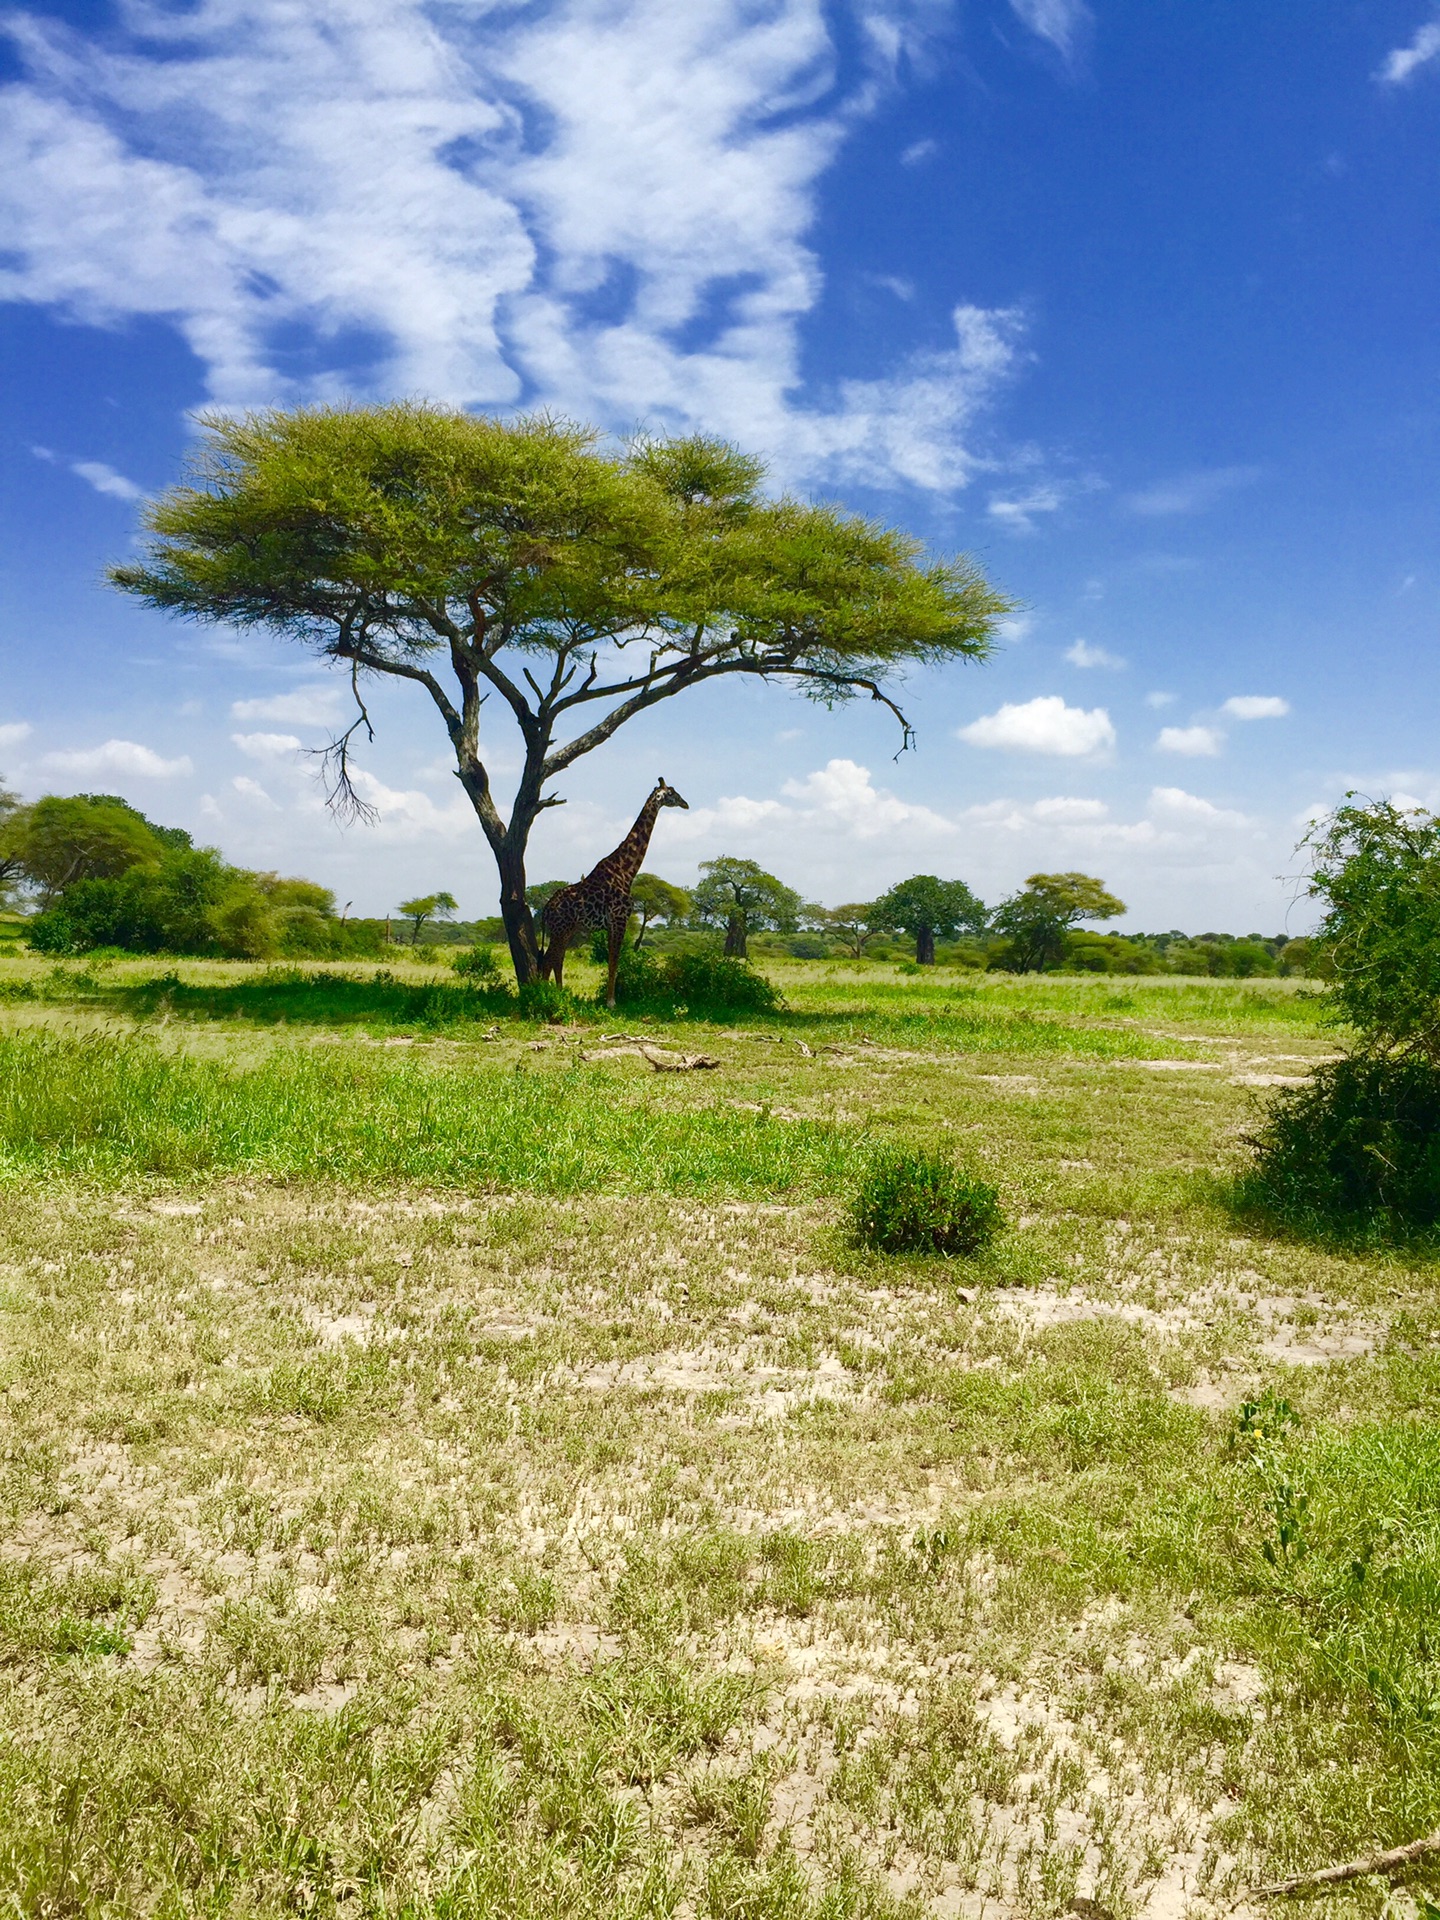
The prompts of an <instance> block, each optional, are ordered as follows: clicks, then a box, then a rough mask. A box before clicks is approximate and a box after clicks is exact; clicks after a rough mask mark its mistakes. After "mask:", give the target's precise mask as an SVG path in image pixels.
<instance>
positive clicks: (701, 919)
mask: <svg viewBox="0 0 1440 1920" xmlns="http://www.w3.org/2000/svg"><path fill="white" fill-rule="evenodd" d="M565 884H566V883H565V882H564V881H562V880H547V881H541V882H539V883H538V884H536V885H534V886H532V887H530V888H529V889H528V890H527V895H526V897H527V900H528V901H529V904H530V906H531V908H532V910H533V911H536V912H538V911H539V909H540V907H541V906H543V904H544V902H545V901H546V899H547V898H548V897H549V896H550V894H552V893H554V892H556V891H557V890H558V889H559V888H560V887H562V886H564V885H565ZM632 905H633V908H634V919H633V921H632V923H631V927H632V933H631V939H632V943H633V945H634V946H636V947H637V948H643V947H645V946H647V945H649V946H652V947H653V946H656V945H659V946H661V947H666V946H675V945H689V944H693V943H694V942H695V941H696V940H697V939H701V938H704V939H708V940H711V941H713V940H714V938H715V937H716V936H717V935H719V936H720V938H721V940H722V942H723V951H724V952H725V954H726V955H728V956H730V957H731V958H735V959H745V958H747V957H748V956H750V955H751V954H752V953H753V954H755V955H756V956H760V957H764V956H778V955H788V956H790V957H792V958H795V959H807V960H824V959H831V960H834V959H851V960H865V959H884V960H895V959H905V960H911V961H913V962H914V963H915V964H916V965H918V966H935V965H943V964H950V965H956V966H962V967H970V968H997V969H1003V970H1006V971H1009V972H1012V973H1039V972H1051V971H1059V970H1064V971H1066V972H1085V973H1128V974H1160V973H1181V974H1200V975H1209V976H1211V977H1213V978H1219V979H1249V978H1252V977H1257V976H1263V975H1279V974H1294V973H1305V972H1306V971H1307V970H1308V967H1309V962H1310V942H1309V941H1308V940H1304V939H1291V938H1290V937H1289V935H1287V934H1284V933H1279V934H1273V935H1269V934H1261V933H1251V934H1244V935H1238V936H1237V935H1235V934H1229V933H1200V934H1187V933H1183V932H1181V931H1179V930H1178V929H1173V928H1172V929H1171V930H1170V931H1169V932H1166V933H1127V934H1122V933H1102V932H1100V931H1099V930H1098V928H1097V927H1095V926H1094V925H1093V924H1092V925H1087V924H1086V923H1087V922H1091V923H1094V922H1100V921H1105V920H1113V919H1115V918H1117V917H1118V916H1119V915H1120V914H1122V913H1124V912H1125V910H1126V909H1125V903H1124V901H1123V900H1119V899H1117V898H1116V896H1115V895H1114V894H1113V893H1111V892H1110V891H1109V889H1108V888H1107V887H1106V886H1105V884H1104V882H1103V881H1101V880H1098V879H1096V878H1095V877H1094V876H1093V875H1091V874H1085V873H1032V874H1031V875H1030V877H1029V878H1028V879H1027V880H1026V882H1025V885H1024V886H1023V887H1022V888H1020V889H1019V890H1018V891H1017V892H1015V893H1013V894H1011V895H1009V896H1008V897H1007V898H1006V899H1004V900H1002V901H1000V902H999V904H998V905H997V906H995V907H994V908H989V907H987V906H986V905H985V903H984V901H983V900H981V899H980V897H979V896H978V895H977V894H976V893H975V892H974V891H973V890H972V889H971V888H970V887H969V886H967V885H966V883H965V882H964V881H963V880H942V879H940V878H938V876H936V875H935V874H923V873H922V874H914V875H912V876H911V877H910V878H909V879H908V880H902V881H899V882H898V883H897V884H896V885H895V886H893V887H891V888H890V889H889V890H888V892H886V893H884V894H882V895H881V896H880V897H879V899H877V900H868V901H847V902H845V903H843V904H842V905H840V906H837V907H825V906H820V905H818V904H816V903H814V902H808V901H806V900H805V898H804V896H803V895H802V894H800V893H798V892H796V891H795V889H794V888H792V887H789V886H787V885H786V884H785V883H784V881H782V880H780V879H778V878H777V877H776V876H775V875H774V874H772V873H767V872H766V871H765V869H764V868H763V867H761V866H759V865H758V864H757V863H756V862H755V861H753V860H743V859H739V858H737V857H735V856H731V855H726V856H724V857H722V858H720V859H716V860H707V861H704V862H702V863H701V867H700V880H699V883H698V884H697V885H696V886H695V887H694V888H692V889H688V890H687V889H686V888H684V887H680V886H676V885H675V884H673V883H672V882H670V881H667V880H663V879H661V878H660V877H659V875H657V874H652V873H642V874H640V875H639V877H638V878H637V880H636V882H635V888H634V894H633V897H632ZM457 931H458V929H457ZM467 931H469V930H468V929H467ZM474 933H475V937H477V938H482V939H485V938H489V939H498V938H499V935H500V925H499V922H498V921H495V922H485V921H481V922H477V923H476V924H475V928H474Z"/></svg>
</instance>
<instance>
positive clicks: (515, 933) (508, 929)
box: [495, 832, 540, 987]
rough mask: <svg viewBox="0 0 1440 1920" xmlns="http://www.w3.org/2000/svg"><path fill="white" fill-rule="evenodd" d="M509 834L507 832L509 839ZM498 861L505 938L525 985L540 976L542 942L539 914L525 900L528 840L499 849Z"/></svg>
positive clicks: (519, 982) (518, 977)
mask: <svg viewBox="0 0 1440 1920" xmlns="http://www.w3.org/2000/svg"><path fill="white" fill-rule="evenodd" d="M509 837H510V836H509V835H508V834H507V836H506V838H507V840H508V839H509ZM528 837H529V836H528V832H527V835H526V838H528ZM495 864H496V865H497V866H498V867H499V869H500V918H501V920H502V921H503V922H504V925H505V941H506V944H507V945H508V947H509V949H510V958H511V960H512V961H513V962H514V966H515V983H516V985H517V986H521V987H523V986H526V985H528V983H529V982H530V981H532V980H538V979H539V978H540V943H539V941H538V940H537V939H536V937H535V916H534V915H533V914H532V913H531V911H530V908H529V906H528V904H527V903H526V899H525V842H524V840H521V842H520V844H519V845H518V846H516V847H505V848H502V849H501V850H500V851H499V852H497V854H496V856H495Z"/></svg>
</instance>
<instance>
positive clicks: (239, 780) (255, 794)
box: [207, 773, 280, 813]
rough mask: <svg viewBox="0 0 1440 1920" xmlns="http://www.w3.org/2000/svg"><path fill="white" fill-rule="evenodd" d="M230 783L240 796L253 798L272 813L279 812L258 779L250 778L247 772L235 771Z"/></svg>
mask: <svg viewBox="0 0 1440 1920" xmlns="http://www.w3.org/2000/svg"><path fill="white" fill-rule="evenodd" d="M230 784H231V786H232V787H233V788H234V789H235V791H236V793H238V794H240V795H241V796H242V798H244V799H246V800H253V801H254V802H255V803H256V804H257V805H258V806H262V807H267V808H269V810H270V811H271V812H272V813H279V812H280V808H279V806H278V805H277V803H276V802H275V801H274V800H272V799H271V798H270V796H269V794H268V793H267V792H266V791H265V789H264V787H262V786H261V785H260V782H259V781H258V780H252V779H251V778H250V776H249V775H248V774H244V773H237V774H236V776H235V778H234V779H233V780H232V781H231V782H230ZM207 798H208V796H207ZM217 812H218V809H217Z"/></svg>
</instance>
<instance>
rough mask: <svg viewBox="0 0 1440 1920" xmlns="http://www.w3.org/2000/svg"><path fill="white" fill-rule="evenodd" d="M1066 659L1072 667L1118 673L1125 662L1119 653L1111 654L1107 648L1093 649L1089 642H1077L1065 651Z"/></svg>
mask: <svg viewBox="0 0 1440 1920" xmlns="http://www.w3.org/2000/svg"><path fill="white" fill-rule="evenodd" d="M1065 658H1066V659H1067V660H1068V661H1069V662H1070V664H1071V666H1072V667H1108V668H1109V669H1110V670H1111V671H1112V672H1118V671H1119V669H1120V668H1121V667H1123V666H1124V665H1125V662H1124V661H1123V660H1122V659H1121V658H1120V655H1119V654H1118V653H1111V652H1110V651H1109V649H1108V648H1106V647H1092V646H1091V644H1090V642H1089V641H1088V640H1076V641H1075V642H1074V643H1073V644H1072V645H1070V646H1068V647H1067V648H1066V649H1065Z"/></svg>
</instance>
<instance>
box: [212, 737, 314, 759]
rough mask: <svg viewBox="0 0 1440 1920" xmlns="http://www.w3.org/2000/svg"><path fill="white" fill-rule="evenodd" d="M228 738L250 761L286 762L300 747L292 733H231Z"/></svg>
mask: <svg viewBox="0 0 1440 1920" xmlns="http://www.w3.org/2000/svg"><path fill="white" fill-rule="evenodd" d="M230 738H231V739H232V740H233V741H234V742H235V745H236V746H237V747H238V748H239V749H240V751H241V752H242V753H243V754H244V755H245V756H246V758H247V759H250V760H286V759H289V757H290V756H291V755H292V754H296V753H298V752H299V751H300V745H301V743H300V741H299V740H297V739H296V737H295V735H294V734H293V733H232V734H231V736H230Z"/></svg>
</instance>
